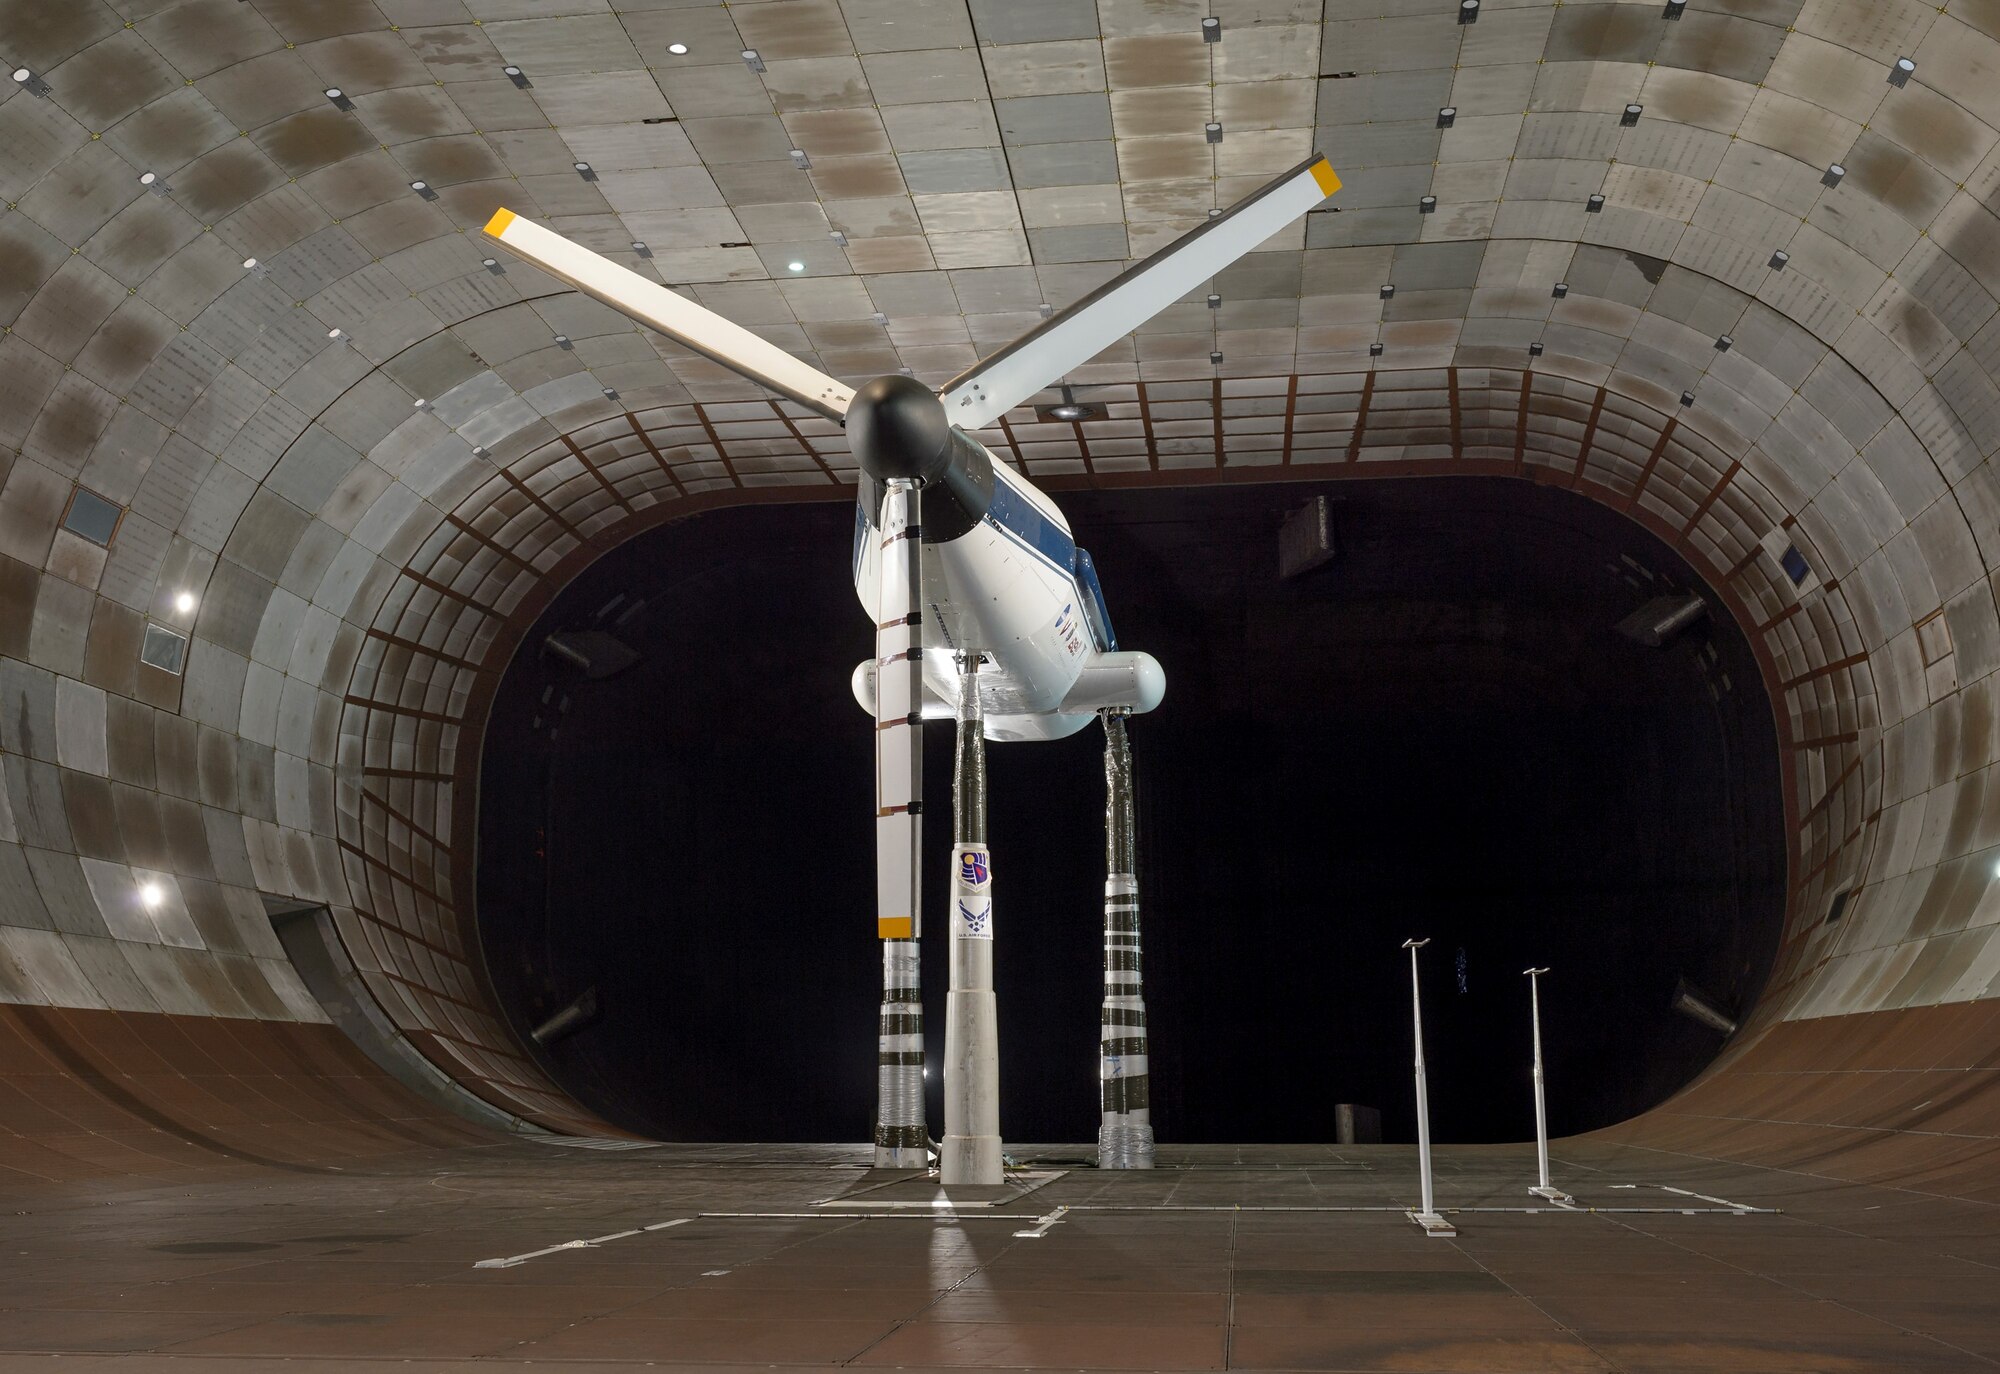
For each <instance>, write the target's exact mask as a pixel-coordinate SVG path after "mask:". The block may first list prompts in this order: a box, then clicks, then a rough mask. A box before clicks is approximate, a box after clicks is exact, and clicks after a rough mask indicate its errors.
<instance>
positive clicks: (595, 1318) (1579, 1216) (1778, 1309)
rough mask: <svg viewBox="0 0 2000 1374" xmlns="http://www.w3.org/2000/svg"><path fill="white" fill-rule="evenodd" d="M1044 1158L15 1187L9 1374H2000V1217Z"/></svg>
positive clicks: (1362, 1157)
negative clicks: (899, 1165)
mask: <svg viewBox="0 0 2000 1374" xmlns="http://www.w3.org/2000/svg"><path fill="white" fill-rule="evenodd" d="M1013 1149H1014V1152H1015V1155H1016V1158H1018V1159H1020V1160H1021V1161H1022V1162H1023V1165H1024V1172H1023V1174H1022V1176H1020V1177H1017V1178H1016V1179H1015V1180H1014V1181H1013V1182H1012V1184H1011V1186H1010V1187H1009V1188H1008V1189H1005V1190H998V1191H997V1192H996V1191H995V1190H986V1191H985V1192H983V1193H980V1192H978V1191H977V1190H974V1195H972V1196H967V1195H965V1194H960V1195H959V1196H958V1197H956V1198H955V1199H953V1200H952V1205H951V1207H950V1208H949V1209H948V1210H942V1211H940V1209H937V1208H935V1207H933V1206H932V1205H931V1204H932V1203H933V1201H935V1200H936V1198H937V1192H938V1190H937V1189H936V1187H935V1185H934V1184H931V1183H929V1182H928V1181H926V1180H925V1179H923V1178H922V1176H921V1175H910V1174H883V1173H875V1172H873V1171H870V1170H868V1169H866V1168H865V1167H863V1160H864V1158H865V1155H864V1152H863V1150H862V1149H860V1148H858V1147H847V1146H754V1145H734V1146H689V1145H669V1146H641V1147H637V1148H630V1149H614V1150H601V1149H598V1150H591V1149H577V1148H560V1149H559V1148H554V1147H550V1146H545V1145H539V1144H534V1143H529V1142H515V1143H509V1144H505V1145H499V1146H494V1147H490V1148H481V1149H471V1150H457V1151H440V1152H432V1153H425V1154H418V1155H404V1156H398V1157H394V1158H391V1159H387V1160H377V1161H371V1162H369V1163H367V1164H365V1165H355V1166H350V1167H349V1168H348V1169H347V1170H345V1171H342V1170H319V1169H304V1168H302V1169H301V1170H300V1171H299V1172H296V1173H278V1172H275V1171H271V1170H261V1169H260V1170H250V1169H243V1170H238V1171H234V1172H232V1173H231V1174H230V1175H228V1176H227V1177H224V1178H220V1179H216V1180H213V1181H207V1182H200V1183H193V1184H190V1183H188V1182H186V1181H181V1182H177V1183H175V1184H173V1185H171V1186H158V1187H151V1188H129V1187H124V1188H116V1189H110V1188H98V1189H92V1190H76V1191H67V1192H64V1193H62V1194H60V1195H52V1194H50V1193H47V1192H40V1193H36V1194H34V1195H23V1196H21V1197H18V1198H0V1202H4V1203H6V1205H7V1206H9V1207H10V1208H20V1209H22V1210H20V1211H18V1212H17V1214H16V1215H14V1216H12V1217H10V1218H9V1222H8V1226H7V1237H8V1240H9V1242H10V1243H9V1244H7V1245H6V1246H5V1247H4V1252H0V1369H4V1370H9V1371H12V1370H47V1371H49V1374H57V1372H58V1371H60V1372H61V1374H98V1372H99V1371H119V1374H148V1372H149V1371H155V1370H172V1371H182V1370H186V1371H193V1370H200V1369H213V1370H232V1371H243V1374H248V1371H251V1370H256V1371H264V1370H276V1369H279V1368H283V1369H285V1370H289V1371H293V1374H327V1372H328V1371H334V1370H379V1369H383V1368H385V1367H386V1366H388V1365H390V1364H392V1363H393V1365H394V1367H395V1368H396V1369H398V1370H400V1371H405V1372H406V1374H446V1372H447V1371H450V1372H451V1374H466V1371H476V1370H481V1369H490V1368H495V1367H504V1366H510V1365H520V1366H522V1367H524V1368H526V1367H529V1366H532V1368H533V1369H535V1370H536V1371H541V1372H543V1374H546V1371H551V1370H554V1371H563V1370H577V1371H581V1370H586V1369H602V1368H604V1367H606V1366H607V1365H614V1366H615V1365H622V1364H634V1365H643V1364H652V1365H664V1366H688V1365H743V1364H756V1365H761V1366H765V1367H790V1366H825V1365H829V1364H853V1365H859V1366H869V1367H904V1368H912V1367H924V1368H1062V1369H1068V1370H1084V1369H1107V1370H1108V1369H1162V1370H1165V1369H1171V1370H1193V1369H1225V1368H1226V1369H1287V1370H1399V1371H1406V1372H1407V1371H1425V1370H1432V1371H1441V1372H1442V1371H1472V1370H1478V1371H1508V1370H1522V1371H1577V1372H1581V1371H1609V1370H1616V1371H1630V1372H1631V1374H1664V1372H1665V1371H1696V1370H1700V1371H1774V1372H1775V1371H1787V1372H1788V1374H1798V1372H1799V1371H1807V1370H1841V1371H1858V1370H1968V1369H1983V1368H1993V1367H1995V1366H1996V1365H2000V1303H1996V1301H1995V1296H1994V1295H1995V1293H1996V1292H2000V1228H1996V1227H1995V1225H1994V1219H1995V1211H1994V1209H1993V1208H1992V1207H1990V1206H1979V1205H1976V1204H1971V1203H1965V1202H1957V1201H1951V1200H1947V1199H1942V1198H1938V1197H1935V1196H1931V1195H1926V1194H1923V1193H1920V1192H1915V1191H1911V1190H1909V1189H1902V1188H1887V1187H1872V1186H1861V1185H1854V1184H1843V1183H1835V1182H1832V1181H1830V1180H1826V1179H1822V1178H1816V1177H1813V1176H1810V1175H1807V1174H1802V1173H1796V1172H1787V1171H1779V1170H1771V1169H1760V1168H1755V1167H1750V1166H1744V1165H1739V1164H1728V1163H1720V1162H1715V1161H1710V1160H1703V1159H1698V1158H1694V1157H1691V1156H1687V1155H1680V1154H1671V1153H1666V1152H1662V1151H1658V1150H1651V1149H1641V1148H1637V1147H1633V1146H1625V1145H1616V1144H1610V1143H1606V1142H1603V1141H1594V1140H1590V1139H1581V1140H1575V1141H1560V1142H1557V1144H1556V1147H1555V1152H1554V1161H1555V1162H1554V1170H1553V1172H1554V1177H1555V1180H1556V1182H1557V1184H1558V1185H1560V1186H1563V1187H1566V1188H1568V1189H1569V1191H1570V1193H1571V1194H1572V1195H1573V1196H1574V1198H1575V1200H1576V1203H1577V1204H1578V1207H1579V1208H1580V1209H1584V1210H1578V1211H1559V1210H1532V1211H1531V1210H1527V1208H1528V1206H1529V1204H1531V1203H1533V1204H1535V1205H1536V1207H1538V1208H1539V1207H1542V1206H1543V1205H1542V1204H1540V1203H1538V1202H1537V1200H1536V1199H1533V1198H1530V1197H1529V1196H1528V1194H1527V1191H1526V1189H1527V1185H1528V1184H1529V1183H1530V1182H1532V1181H1533V1170H1534V1155H1533V1150H1532V1148H1531V1147H1529V1148H1522V1147H1519V1146H1506V1147H1502V1146H1461V1147H1453V1148H1447V1149H1443V1150H1441V1151H1440V1152H1439V1153H1438V1156H1437V1193H1438V1203H1439V1206H1440V1208H1441V1209H1444V1210H1446V1211H1447V1214H1448V1215H1449V1216H1450V1218H1451V1219H1452V1220H1453V1221H1454V1222H1455V1223H1456V1224H1457V1225H1458V1228H1459V1233H1458V1235H1457V1237H1456V1238H1454V1239H1449V1240H1446V1239H1438V1238H1433V1237H1427V1236H1425V1235H1423V1234H1422V1233H1421V1232H1420V1231H1418V1229H1417V1228H1416V1227H1415V1226H1414V1225H1412V1224H1411V1223H1410V1222H1409V1221H1408V1220H1407V1219H1406V1218H1405V1217H1404V1215H1403V1214H1402V1212H1401V1210H1400V1209H1402V1208H1404V1207H1407V1206H1408V1205H1410V1204H1411V1202H1412V1201H1413V1195H1414V1193H1415V1189H1416V1179H1415V1168H1414V1165H1415V1158H1414V1152H1413V1151H1412V1150H1411V1149H1410V1148H1409V1147H1404V1146H1359V1147H1354V1146H1344V1147H1329V1146H1299V1145H1287V1146H1259V1147H1233V1146H1189V1147H1174V1146H1163V1147H1162V1148H1161V1152H1160V1153H1161V1162H1162V1166H1163V1167H1161V1168H1160V1169H1158V1170H1156V1171H1154V1172H1152V1173H1148V1174H1105V1173H1098V1172H1096V1171H1095V1170H1092V1169H1088V1168H1083V1167H1078V1165H1077V1164H1076V1163H1075V1161H1080V1160H1082V1159H1084V1158H1085V1157H1086V1154H1087V1151H1086V1149H1085V1147H1082V1146H1068V1147H1036V1146H1016V1147H1013ZM1753 1208H1754V1209H1758V1210H1749V1209H1753ZM1023 1232H1036V1233H1037V1234H1032V1235H1024V1234H1022V1233H1023ZM578 1242H594V1243H591V1244H587V1245H585V1244H578ZM482 1261H484V1262H486V1263H484V1264H482ZM281 1360H282V1361H283V1363H282V1365H281V1364H280V1363H279V1361H281Z"/></svg>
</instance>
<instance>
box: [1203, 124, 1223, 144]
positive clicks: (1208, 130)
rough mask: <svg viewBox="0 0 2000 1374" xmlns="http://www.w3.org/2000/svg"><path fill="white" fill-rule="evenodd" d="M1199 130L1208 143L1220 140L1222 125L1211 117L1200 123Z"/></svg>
mask: <svg viewBox="0 0 2000 1374" xmlns="http://www.w3.org/2000/svg"><path fill="white" fill-rule="evenodd" d="M1201 131H1202V133H1203V135H1205V136H1206V137H1207V139H1208V141H1209V142H1210V143H1220V142H1222V126H1221V125H1220V124H1217V123H1216V122H1215V121H1214V120H1212V119H1211V120H1210V121H1209V122H1208V123H1206V124H1204V125H1202V126H1201Z"/></svg>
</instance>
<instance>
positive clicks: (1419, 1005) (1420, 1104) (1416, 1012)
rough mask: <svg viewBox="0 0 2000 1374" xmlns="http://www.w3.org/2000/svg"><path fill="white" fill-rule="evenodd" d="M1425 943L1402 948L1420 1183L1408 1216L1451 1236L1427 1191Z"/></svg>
mask: <svg viewBox="0 0 2000 1374" xmlns="http://www.w3.org/2000/svg"><path fill="white" fill-rule="evenodd" d="M1429 943H1430V939H1429V937H1428V936H1427V937H1425V938H1424V939H1421V940H1414V939H1413V940H1405V941H1403V948H1404V949H1407V950H1408V951H1410V1016H1411V1019H1412V1022H1413V1023H1414V1025H1415V1028H1416V1040H1417V1171H1418V1174H1419V1176H1420V1178H1421V1181H1422V1185H1423V1207H1422V1210H1420V1211H1415V1212H1411V1213H1410V1214H1409V1217H1410V1220H1411V1221H1414V1222H1415V1223H1416V1224H1417V1225H1419V1226H1421V1227H1423V1228H1424V1233H1425V1234H1426V1235H1432V1236H1455V1235H1457V1234H1458V1230H1457V1228H1456V1227H1454V1226H1453V1225H1452V1224H1451V1223H1450V1222H1448V1221H1446V1220H1445V1219H1444V1218H1443V1217H1441V1216H1439V1215H1438V1210H1437V1204H1436V1200H1435V1199H1434V1198H1433V1197H1432V1195H1431V1101H1430V1090H1429V1088H1428V1087H1427V1086H1426V1085H1425V1083H1424V1004H1423V992H1422V990H1421V989H1420V988H1419V987H1418V986H1417V951H1418V950H1420V949H1422V948H1423V947H1424V946H1425V945H1427V944H1429Z"/></svg>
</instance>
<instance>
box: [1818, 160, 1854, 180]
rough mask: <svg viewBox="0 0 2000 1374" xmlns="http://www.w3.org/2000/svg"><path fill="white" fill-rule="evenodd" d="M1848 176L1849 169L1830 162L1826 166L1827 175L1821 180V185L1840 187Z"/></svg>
mask: <svg viewBox="0 0 2000 1374" xmlns="http://www.w3.org/2000/svg"><path fill="white" fill-rule="evenodd" d="M1846 175H1847V169H1846V168H1845V167H1843V166H1841V165H1840V164H1839V163H1838V162H1829V163H1828V164H1827V166H1826V175H1825V176H1823V177H1821V178H1820V179H1819V183H1820V185H1822V186H1838V185H1840V183H1841V179H1842V178H1844V177H1845V176H1846Z"/></svg>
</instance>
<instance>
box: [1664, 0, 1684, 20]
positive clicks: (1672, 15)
mask: <svg viewBox="0 0 2000 1374" xmlns="http://www.w3.org/2000/svg"><path fill="white" fill-rule="evenodd" d="M1687 4H1688V0H1667V12H1666V13H1665V14H1664V15H1662V16H1661V17H1662V18H1665V19H1678V18H1680V17H1681V15H1682V13H1683V12H1685V11H1686V9H1687Z"/></svg>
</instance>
